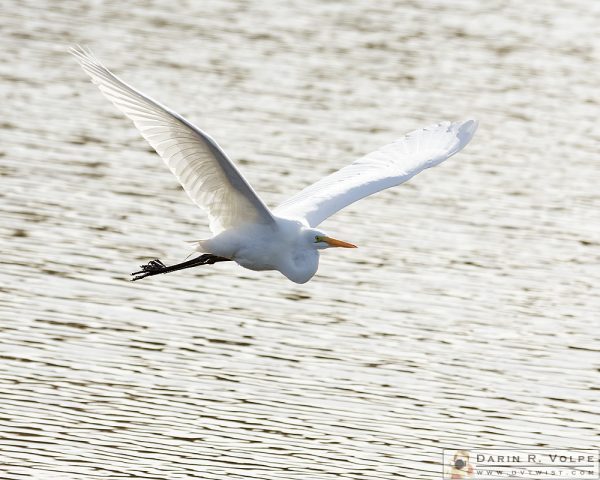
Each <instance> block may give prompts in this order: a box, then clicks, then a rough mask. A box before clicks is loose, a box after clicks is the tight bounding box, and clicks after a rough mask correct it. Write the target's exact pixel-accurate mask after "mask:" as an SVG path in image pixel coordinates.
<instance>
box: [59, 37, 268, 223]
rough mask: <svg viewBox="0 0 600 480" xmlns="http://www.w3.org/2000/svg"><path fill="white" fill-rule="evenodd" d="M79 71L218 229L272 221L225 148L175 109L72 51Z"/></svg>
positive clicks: (79, 50) (91, 57) (85, 53)
mask: <svg viewBox="0 0 600 480" xmlns="http://www.w3.org/2000/svg"><path fill="white" fill-rule="evenodd" d="M71 53H73V55H75V57H77V60H78V61H79V63H80V64H81V67H82V68H83V70H84V71H85V72H86V73H87V74H88V75H89V76H90V77H91V78H92V81H93V82H94V83H95V84H96V85H97V86H98V88H100V91H101V92H102V93H103V94H104V95H105V96H106V98H108V99H109V100H110V101H111V102H112V103H113V104H114V105H115V106H116V107H117V108H118V109H119V110H121V112H123V113H124V114H125V115H126V116H127V117H129V118H130V119H131V120H133V123H134V124H135V126H136V127H137V129H138V130H139V131H140V133H141V134H142V136H143V137H144V138H145V139H146V140H147V141H148V143H150V145H152V147H154V149H155V150H156V151H157V153H158V154H159V155H160V156H161V157H162V159H163V160H164V161H165V163H166V164H167V166H168V167H169V168H170V169H171V171H172V172H173V174H174V175H175V176H176V177H177V180H179V183H181V185H182V186H183V188H184V189H185V191H186V192H187V194H188V195H189V196H190V198H191V199H192V200H193V201H194V203H195V204H196V205H198V206H199V207H201V208H202V209H204V210H205V211H206V212H207V213H208V216H209V221H210V229H211V230H212V232H213V233H214V234H215V235H216V234H217V233H219V232H221V231H223V230H226V229H228V228H231V227H235V226H238V225H241V224H244V223H250V222H252V223H254V222H258V223H272V222H274V219H273V216H272V215H271V212H270V211H269V209H268V208H267V207H266V205H265V204H264V203H263V202H262V200H261V199H260V198H259V197H258V195H257V194H256V192H254V190H253V189H252V187H251V186H250V185H249V184H248V182H247V181H246V180H245V179H244V177H243V176H242V174H241V173H240V172H239V170H238V169H237V168H236V167H235V165H234V164H233V163H232V162H231V160H229V158H227V156H226V155H225V152H223V150H221V148H220V147H219V145H217V143H216V142H215V141H214V140H213V139H212V138H211V137H209V136H208V135H207V134H206V133H204V132H203V131H202V130H200V129H199V128H196V127H195V126H194V125H192V124H191V123H190V122H188V121H187V120H186V119H184V118H183V117H181V116H180V115H178V114H177V113H175V112H173V111H172V110H169V109H168V108H166V107H164V106H162V105H161V104H159V103H158V102H155V101H154V100H152V99H150V98H149V97H147V96H146V95H144V94H143V93H141V92H138V91H137V90H135V89H134V88H132V87H130V86H129V85H127V84H126V83H125V82H123V81H122V80H120V79H119V78H117V77H116V76H115V75H113V74H112V73H111V72H110V71H109V70H108V69H107V68H106V67H105V66H104V65H102V63H100V61H99V60H98V59H97V58H96V57H95V56H94V55H93V54H92V53H91V52H90V51H89V50H85V49H83V48H81V47H78V48H76V49H75V48H74V49H71Z"/></svg>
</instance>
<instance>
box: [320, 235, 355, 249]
mask: <svg viewBox="0 0 600 480" xmlns="http://www.w3.org/2000/svg"><path fill="white" fill-rule="evenodd" d="M323 241H324V242H326V243H328V244H329V245H330V246H332V247H342V248H357V247H356V245H353V244H352V243H348V242H344V241H342V240H336V239H335V238H331V237H323Z"/></svg>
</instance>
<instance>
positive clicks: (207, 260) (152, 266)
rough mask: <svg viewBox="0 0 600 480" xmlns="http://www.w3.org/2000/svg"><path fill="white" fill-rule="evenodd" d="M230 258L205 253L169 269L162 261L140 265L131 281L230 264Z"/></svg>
mask: <svg viewBox="0 0 600 480" xmlns="http://www.w3.org/2000/svg"><path fill="white" fill-rule="evenodd" d="M228 261H230V259H229V258H225V257H219V256H217V255H212V254H210V253H205V254H204V255H200V256H199V257H196V258H192V259H191V260H188V261H186V262H181V263H177V264H175V265H171V266H170V267H167V266H166V265H165V264H164V263H163V262H161V261H160V260H158V259H156V260H152V261H151V262H148V263H147V264H146V265H140V268H141V270H140V271H139V272H134V273H132V274H131V275H134V277H133V278H132V279H131V281H132V282H135V281H136V280H141V279H142V278H146V277H151V276H153V275H158V274H159V273H169V272H176V271H177V270H183V269H185V268H192V267H197V266H199V265H212V264H214V263H217V262H228Z"/></svg>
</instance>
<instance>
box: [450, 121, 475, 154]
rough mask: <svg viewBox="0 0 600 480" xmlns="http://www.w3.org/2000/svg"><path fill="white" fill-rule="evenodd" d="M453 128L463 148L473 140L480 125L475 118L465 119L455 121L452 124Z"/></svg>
mask: <svg viewBox="0 0 600 480" xmlns="http://www.w3.org/2000/svg"><path fill="white" fill-rule="evenodd" d="M452 126H453V127H454V129H453V130H455V132H456V137H457V138H458V140H459V143H460V145H461V148H462V147H463V146H465V145H466V144H467V143H469V142H470V141H471V139H472V138H473V135H475V132H476V131H477V127H479V122H478V121H477V120H475V119H474V118H469V119H467V120H463V121H462V122H455V123H454V124H452Z"/></svg>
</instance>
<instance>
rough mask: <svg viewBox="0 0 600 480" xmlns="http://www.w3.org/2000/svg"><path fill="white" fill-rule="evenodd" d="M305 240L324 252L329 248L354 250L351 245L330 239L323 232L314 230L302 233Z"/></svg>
mask: <svg viewBox="0 0 600 480" xmlns="http://www.w3.org/2000/svg"><path fill="white" fill-rule="evenodd" d="M304 235H305V238H306V240H307V241H308V242H309V244H310V245H312V247H313V248H315V249H317V250H324V249H326V248H331V247H342V248H356V245H353V244H352V243H348V242H344V241H342V240H337V239H335V238H332V237H330V236H329V235H327V234H326V233H325V232H322V231H321V230H316V229H314V228H313V229H308V230H306V231H305V232H304Z"/></svg>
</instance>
